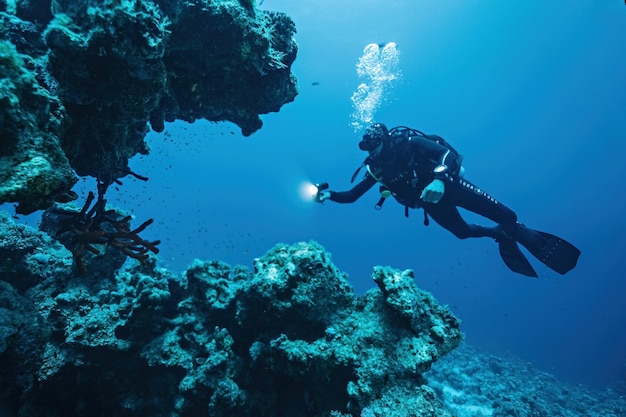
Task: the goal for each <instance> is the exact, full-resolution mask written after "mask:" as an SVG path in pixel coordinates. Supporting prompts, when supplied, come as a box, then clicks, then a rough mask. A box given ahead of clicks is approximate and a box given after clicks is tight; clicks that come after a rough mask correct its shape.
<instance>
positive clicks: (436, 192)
mask: <svg viewBox="0 0 626 417" xmlns="http://www.w3.org/2000/svg"><path fill="white" fill-rule="evenodd" d="M445 188H446V187H445V184H444V183H443V181H442V180H439V179H434V180H433V181H432V182H431V183H430V184H428V185H427V186H426V187H424V191H422V195H420V199H422V201H424V202H426V203H433V204H437V203H438V202H439V200H441V197H443V193H444V191H445Z"/></svg>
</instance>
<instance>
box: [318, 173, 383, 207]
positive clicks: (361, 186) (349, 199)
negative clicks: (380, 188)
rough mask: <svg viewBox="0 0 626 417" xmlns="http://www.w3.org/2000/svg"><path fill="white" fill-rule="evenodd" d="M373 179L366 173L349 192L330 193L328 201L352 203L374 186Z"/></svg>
mask: <svg viewBox="0 0 626 417" xmlns="http://www.w3.org/2000/svg"><path fill="white" fill-rule="evenodd" d="M376 182H377V181H376V180H375V179H374V177H372V176H371V175H370V173H369V172H368V173H366V174H365V175H364V176H363V178H362V179H361V181H359V182H358V183H357V184H356V185H355V186H354V187H352V189H351V190H349V191H330V200H331V201H334V202H336V203H354V202H355V201H356V200H358V199H359V197H361V196H362V195H363V194H365V193H366V192H367V191H368V190H369V189H370V188H372V187H373V186H374V184H376Z"/></svg>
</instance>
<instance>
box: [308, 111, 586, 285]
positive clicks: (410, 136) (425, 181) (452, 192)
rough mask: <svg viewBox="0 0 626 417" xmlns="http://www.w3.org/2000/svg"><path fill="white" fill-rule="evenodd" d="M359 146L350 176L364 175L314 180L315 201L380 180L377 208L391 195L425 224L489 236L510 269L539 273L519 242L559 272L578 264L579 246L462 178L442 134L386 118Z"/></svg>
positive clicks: (345, 196)
mask: <svg viewBox="0 0 626 417" xmlns="http://www.w3.org/2000/svg"><path fill="white" fill-rule="evenodd" d="M359 148H360V149H361V150H363V151H367V152H368V153H369V155H368V156H367V158H365V161H363V163H362V164H361V166H360V167H359V168H358V169H357V170H356V172H355V173H354V175H353V176H352V181H351V182H354V180H355V178H356V177H357V175H358V174H359V172H360V171H361V169H362V168H366V172H365V175H364V176H363V178H362V179H361V180H360V181H359V182H358V183H357V184H356V185H355V186H354V187H353V188H352V189H351V190H349V191H340V192H339V191H331V190H328V184H327V183H322V184H320V185H318V190H317V194H316V195H315V201H317V202H318V203H323V202H324V201H326V200H331V201H334V202H337V203H352V202H354V201H356V200H357V199H358V198H359V197H361V196H362V195H363V194H365V192H366V191H368V190H370V189H371V188H372V187H373V186H374V185H375V184H376V183H379V184H380V193H381V198H380V200H379V201H378V203H377V204H376V209H380V208H382V205H383V203H384V202H385V199H386V198H388V197H390V196H392V197H394V199H395V200H396V201H397V202H398V203H400V204H401V205H403V206H404V207H405V216H407V217H408V213H409V209H416V208H422V209H423V210H424V224H425V225H428V223H429V221H428V216H430V217H431V218H432V219H433V220H435V222H437V223H438V224H439V225H440V226H442V227H444V228H445V229H447V230H448V231H450V232H452V233H453V234H454V235H455V236H456V237H457V238H459V239H466V238H469V237H490V238H493V239H495V241H496V242H497V243H498V247H499V252H500V256H501V257H502V260H503V261H504V263H505V264H506V266H507V267H508V268H509V269H511V270H512V271H514V272H517V273H520V274H523V275H526V276H530V277H537V273H536V272H535V270H534V269H533V267H532V266H531V264H530V262H529V261H528V259H527V258H526V256H525V255H524V254H523V253H522V251H521V250H520V248H519V246H518V245H517V243H518V242H519V243H520V244H522V245H523V246H524V247H525V248H526V249H528V251H529V252H530V253H531V254H532V255H533V256H535V257H536V258H537V259H539V260H540V261H541V262H543V263H544V264H545V265H547V266H548V267H549V268H551V269H553V270H554V271H556V272H558V273H559V274H565V273H567V272H568V271H570V270H572V269H573V268H574V267H575V266H576V263H577V261H578V257H579V256H580V250H578V249H577V248H576V247H575V246H573V245H572V244H571V243H569V242H567V241H565V240H563V239H561V238H559V237H557V236H554V235H551V234H549V233H546V232H540V231H538V230H533V229H530V228H528V227H526V226H524V225H523V224H521V223H519V222H518V221H517V215H516V214H515V212H514V211H513V210H511V209H509V208H508V207H506V206H505V205H504V204H502V203H500V202H499V201H498V200H496V199H495V198H493V197H492V196H490V195H489V194H487V193H486V192H485V191H484V190H482V189H481V188H479V187H477V186H476V185H474V184H473V183H471V182H470V181H468V180H466V179H465V178H464V176H463V174H464V169H463V166H462V162H463V157H462V155H461V154H459V153H458V152H457V151H456V150H455V149H454V148H453V147H452V146H451V145H450V144H448V143H447V142H446V141H445V140H444V139H443V138H442V137H440V136H437V135H426V134H424V133H422V132H420V131H418V130H415V129H411V128H408V127H404V126H398V127H395V128H393V129H391V130H389V129H387V127H386V126H385V125H384V124H382V123H375V124H373V125H371V126H369V127H368V128H367V130H366V132H365V134H364V135H363V138H362V140H361V142H359ZM457 207H462V208H464V209H467V210H470V211H472V212H474V213H477V214H479V215H481V216H484V217H486V218H488V219H490V220H492V221H494V222H495V223H497V226H495V227H485V226H481V225H477V224H468V223H467V222H466V221H465V220H464V219H463V218H462V217H461V215H460V213H459V211H458V209H457Z"/></svg>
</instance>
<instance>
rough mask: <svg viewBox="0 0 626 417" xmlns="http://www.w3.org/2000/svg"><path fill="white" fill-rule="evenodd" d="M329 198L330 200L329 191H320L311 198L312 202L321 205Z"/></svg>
mask: <svg viewBox="0 0 626 417" xmlns="http://www.w3.org/2000/svg"><path fill="white" fill-rule="evenodd" d="M329 198H330V191H320V192H318V193H317V194H315V197H314V198H313V200H315V202H316V203H323V202H324V201H326V200H328V199H329Z"/></svg>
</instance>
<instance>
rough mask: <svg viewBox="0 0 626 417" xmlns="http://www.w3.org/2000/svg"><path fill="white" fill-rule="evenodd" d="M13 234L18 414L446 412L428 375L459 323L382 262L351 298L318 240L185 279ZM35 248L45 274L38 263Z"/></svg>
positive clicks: (7, 316) (2, 305) (8, 381)
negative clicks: (79, 269) (76, 268)
mask: <svg viewBox="0 0 626 417" xmlns="http://www.w3.org/2000/svg"><path fill="white" fill-rule="evenodd" d="M1 227H2V228H3V229H2V236H7V238H6V239H5V240H4V241H3V243H2V245H1V246H0V250H2V251H4V252H3V254H5V255H6V256H8V257H9V258H11V259H12V260H13V261H12V264H11V265H12V266H11V267H12V268H13V269H17V270H20V271H22V272H21V273H22V274H23V276H24V277H27V279H26V282H27V283H28V284H27V285H21V286H20V285H18V284H19V282H20V281H19V277H17V276H13V277H12V278H11V279H9V280H6V281H0V283H1V285H0V332H2V336H3V338H2V340H3V341H5V342H4V343H2V344H0V369H3V370H5V369H8V370H9V371H8V372H3V373H2V377H1V378H2V380H1V381H0V382H2V384H1V385H0V387H1V388H0V400H1V401H3V402H4V403H5V404H8V407H9V408H10V412H11V413H13V414H15V415H19V416H32V415H37V416H44V417H45V416H58V415H63V416H93V415H116V416H139V415H144V416H145V415H150V416H196V415H210V416H233V415H254V416H290V417H291V416H328V415H334V416H341V415H345V416H348V415H362V416H381V415H385V416H388V417H393V416H412V415H420V416H448V415H450V414H449V413H448V412H447V411H446V410H445V409H444V408H443V407H442V405H441V404H440V403H439V402H438V401H437V399H436V398H435V394H434V391H433V390H432V389H430V388H429V387H428V386H426V384H425V379H424V378H423V377H422V373H424V372H426V371H428V370H429V369H430V367H431V365H432V363H433V362H434V361H436V360H437V359H438V358H440V357H441V356H443V355H445V354H446V353H448V351H450V350H451V349H453V348H455V347H456V345H458V343H459V342H460V340H461V334H460V332H459V328H458V321H457V320H456V319H455V318H454V317H453V316H452V315H451V314H450V312H449V311H448V310H447V309H446V308H443V307H441V306H439V305H438V304H437V303H436V301H435V300H434V299H433V298H432V297H431V296H430V295H429V294H427V293H424V292H422V291H420V290H418V289H417V288H415V286H414V284H413V277H412V274H411V272H410V271H404V272H402V271H398V270H394V269H391V268H382V267H380V268H376V270H375V272H374V277H375V279H376V281H377V283H378V285H379V288H375V289H372V290H370V291H369V292H368V293H367V294H365V295H362V296H355V294H354V293H353V290H352V288H351V287H350V285H349V284H348V283H347V281H346V277H345V276H344V274H342V273H341V272H340V271H338V270H337V269H336V267H335V266H334V265H333V264H332V262H331V260H330V256H329V255H328V253H326V252H325V251H324V249H323V248H322V247H320V246H319V245H317V244H315V243H313V242H310V243H298V244H295V245H292V246H286V245H278V246H276V247H275V248H273V249H272V250H270V251H269V252H268V253H267V254H266V255H264V256H263V257H261V258H258V259H256V260H255V271H254V272H250V271H248V270H247V269H245V268H243V267H230V266H228V265H226V264H223V263H221V262H219V261H210V262H201V261H195V262H194V263H193V264H192V265H191V266H190V267H189V269H188V270H187V271H186V272H185V274H184V276H183V277H182V279H181V278H180V277H175V276H172V275H171V274H170V273H169V272H168V271H166V270H163V269H159V268H156V267H155V266H154V264H153V263H152V262H151V263H149V264H148V265H144V266H141V265H139V264H137V263H132V264H130V265H129V266H127V267H126V268H123V269H120V270H118V271H117V273H115V271H108V273H105V274H103V273H102V271H99V276H100V278H99V279H93V277H89V276H87V277H77V276H75V275H74V274H73V273H72V272H71V271H72V269H71V267H70V266H69V265H68V267H67V268H60V267H59V265H62V264H63V263H64V262H67V260H68V259H71V255H69V253H68V252H67V250H65V249H64V248H63V247H62V246H60V245H58V244H57V243H55V242H53V241H50V239H48V238H47V237H45V235H43V234H41V233H38V232H36V231H34V230H32V229H28V228H23V227H22V226H16V225H14V224H13V223H12V221H11V219H10V218H9V217H6V216H5V217H4V218H3V219H2V223H1ZM21 236H24V237H25V238H24V240H25V242H26V243H24V244H21V243H20V242H21V241H22V237H21ZM35 243H36V244H37V245H38V247H39V248H40V249H39V250H40V251H43V253H46V254H50V255H49V256H50V262H48V263H44V265H47V266H48V267H47V269H46V270H45V271H42V270H41V266H37V268H34V267H33V265H32V263H28V262H27V256H26V255H25V254H27V253H29V252H32V251H33V250H32V245H34V244H35ZM11 248H15V249H13V250H12V249H11ZM99 265H101V266H104V265H107V264H106V263H100V264H99ZM111 265H112V264H111ZM7 276H8V275H5V274H2V275H0V277H1V278H2V279H4V277H7ZM399 306H402V307H401V308H400V307H399Z"/></svg>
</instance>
